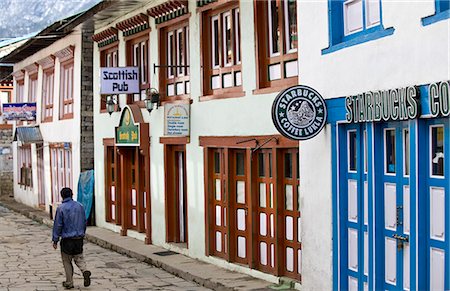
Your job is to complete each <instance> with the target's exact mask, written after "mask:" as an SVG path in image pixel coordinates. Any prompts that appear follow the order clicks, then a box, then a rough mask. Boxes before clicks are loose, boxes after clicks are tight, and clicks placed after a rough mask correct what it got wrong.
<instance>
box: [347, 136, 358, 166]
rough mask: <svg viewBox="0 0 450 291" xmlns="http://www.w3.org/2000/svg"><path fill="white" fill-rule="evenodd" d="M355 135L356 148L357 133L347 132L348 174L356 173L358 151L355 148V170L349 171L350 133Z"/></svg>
mask: <svg viewBox="0 0 450 291" xmlns="http://www.w3.org/2000/svg"><path fill="white" fill-rule="evenodd" d="M353 132H354V133H355V138H356V146H357V145H358V132H357V131H356V129H351V130H348V131H347V165H348V167H347V171H348V172H349V173H357V172H358V149H357V148H355V154H356V161H355V163H356V170H351V169H350V133H353Z"/></svg>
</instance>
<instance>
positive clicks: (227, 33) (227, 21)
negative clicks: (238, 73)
mask: <svg viewBox="0 0 450 291" xmlns="http://www.w3.org/2000/svg"><path fill="white" fill-rule="evenodd" d="M223 36H224V40H223V41H224V44H225V47H224V60H225V64H231V63H232V60H233V48H232V46H231V45H232V44H231V17H230V13H225V14H224V15H223Z"/></svg>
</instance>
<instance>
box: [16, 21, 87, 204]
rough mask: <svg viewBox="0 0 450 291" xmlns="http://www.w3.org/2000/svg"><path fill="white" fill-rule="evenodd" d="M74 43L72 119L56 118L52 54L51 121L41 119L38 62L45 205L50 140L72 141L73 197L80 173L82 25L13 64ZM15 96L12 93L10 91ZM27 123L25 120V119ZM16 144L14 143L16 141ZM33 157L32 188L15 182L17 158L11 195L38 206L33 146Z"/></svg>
mask: <svg viewBox="0 0 450 291" xmlns="http://www.w3.org/2000/svg"><path fill="white" fill-rule="evenodd" d="M70 45H73V46H74V47H75V51H74V83H73V88H74V95H73V97H74V105H73V106H74V107H73V112H74V117H73V118H72V119H66V120H59V88H60V87H59V86H60V84H59V80H60V79H59V77H60V63H59V60H58V58H55V79H54V84H55V87H54V94H53V96H54V100H53V101H54V103H53V122H44V123H42V122H41V120H42V117H41V114H42V78H43V70H42V67H41V66H39V71H38V88H37V96H36V101H37V102H36V103H37V104H36V106H37V112H36V120H37V121H36V124H37V125H39V127H40V130H41V134H42V138H43V140H44V144H43V146H44V177H45V181H44V183H45V193H46V202H47V203H46V209H47V211H48V204H49V203H50V201H51V171H50V149H49V143H59V142H69V143H71V144H72V176H73V192H74V199H76V195H77V185H78V177H79V175H80V120H81V119H80V110H81V109H80V108H81V102H80V101H81V29H80V27H77V28H76V29H75V31H74V32H72V33H71V34H69V35H68V36H66V37H64V38H62V39H60V40H58V41H56V42H54V43H53V44H52V45H50V46H48V47H47V48H44V49H42V50H40V51H38V52H36V53H35V54H34V55H32V56H30V57H28V58H26V59H24V60H22V61H21V62H18V63H16V64H15V65H14V71H18V70H22V69H23V68H24V67H26V66H28V65H30V64H32V63H35V62H37V61H39V60H42V59H43V58H45V57H47V56H49V55H51V54H54V53H55V52H57V51H60V50H62V49H64V48H66V47H67V46H70ZM13 96H15V95H13ZM24 96H25V101H28V99H27V98H28V73H26V75H25V87H24ZM25 124H26V123H25ZM16 146H17V143H16ZM14 153H15V155H14V159H15V161H17V159H16V158H17V155H16V154H17V149H15V151H14ZM32 161H33V189H31V190H26V191H24V190H23V189H22V188H21V187H20V185H18V183H17V162H16V163H15V168H14V197H15V198H16V199H17V200H18V201H21V202H23V203H25V204H27V205H29V206H33V207H37V206H38V184H37V154H36V147H35V145H33V147H32Z"/></svg>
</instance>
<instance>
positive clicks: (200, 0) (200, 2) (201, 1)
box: [197, 0, 217, 7]
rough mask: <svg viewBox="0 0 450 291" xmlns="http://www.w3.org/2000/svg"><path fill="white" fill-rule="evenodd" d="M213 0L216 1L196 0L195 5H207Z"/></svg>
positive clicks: (215, 0)
mask: <svg viewBox="0 0 450 291" xmlns="http://www.w3.org/2000/svg"><path fill="white" fill-rule="evenodd" d="M213 2H217V0H198V1H197V7H202V6H205V5H208V4H210V3H213Z"/></svg>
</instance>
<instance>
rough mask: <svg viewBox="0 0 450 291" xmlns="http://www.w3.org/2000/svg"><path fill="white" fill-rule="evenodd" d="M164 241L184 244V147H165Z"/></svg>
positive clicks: (185, 198)
mask: <svg viewBox="0 0 450 291" xmlns="http://www.w3.org/2000/svg"><path fill="white" fill-rule="evenodd" d="M165 153H166V154H165V159H166V160H165V171H166V177H165V179H166V201H165V205H166V241H167V242H177V243H185V242H187V241H188V231H187V191H186V190H187V189H186V146H185V145H166V147H165Z"/></svg>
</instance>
